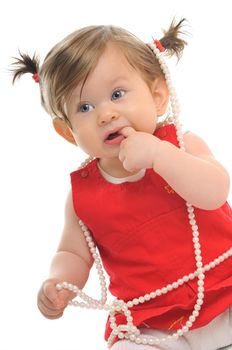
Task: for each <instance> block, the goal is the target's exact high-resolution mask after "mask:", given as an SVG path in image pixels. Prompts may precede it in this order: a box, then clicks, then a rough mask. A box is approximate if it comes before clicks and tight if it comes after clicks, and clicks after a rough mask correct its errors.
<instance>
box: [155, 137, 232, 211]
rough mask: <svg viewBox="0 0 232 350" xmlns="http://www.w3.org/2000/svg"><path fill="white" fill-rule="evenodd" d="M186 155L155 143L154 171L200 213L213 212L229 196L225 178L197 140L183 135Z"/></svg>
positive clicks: (226, 175)
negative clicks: (156, 147)
mask: <svg viewBox="0 0 232 350" xmlns="http://www.w3.org/2000/svg"><path fill="white" fill-rule="evenodd" d="M184 142H185V148H186V152H184V151H181V150H180V149H178V148H177V147H175V146H173V145H172V144H171V143H169V142H166V141H162V142H160V143H159V146H158V152H157V153H156V157H155V161H154V166H153V168H154V170H155V171H156V172H157V173H159V174H160V175H161V176H162V177H163V178H164V179H165V180H166V181H167V182H168V183H169V184H170V186H171V187H172V188H173V189H174V190H175V191H176V192H177V193H178V194H179V195H180V196H181V197H182V198H184V199H185V200H186V201H188V202H189V203H191V204H193V205H194V206H196V207H198V208H201V209H209V210H211V209H216V208H218V207H220V206H221V205H222V204H224V203H225V201H226V199H227V196H228V193H229V182H230V181H229V175H228V173H227V171H226V170H225V169H224V168H223V166H222V165H221V164H220V163H219V162H218V161H217V160H216V159H215V158H214V156H213V154H212V153H211V151H210V149H209V147H208V146H207V145H206V143H205V142H204V141H203V140H202V139H201V138H200V137H198V136H196V135H194V134H192V133H187V134H185V135H184Z"/></svg>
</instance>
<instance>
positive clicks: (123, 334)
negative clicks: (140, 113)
mask: <svg viewBox="0 0 232 350" xmlns="http://www.w3.org/2000/svg"><path fill="white" fill-rule="evenodd" d="M149 46H150V48H151V49H152V51H153V52H154V54H155V56H156V58H157V59H158V61H159V64H160V67H161V69H162V71H163V73H164V75H165V79H166V83H167V86H168V89H169V93H170V102H171V109H172V117H171V118H168V122H170V120H172V122H173V123H174V124H175V127H176V134H177V140H178V143H179V147H180V149H182V150H183V151H185V146H184V140H183V134H182V130H181V124H180V122H179V114H180V106H179V103H178V99H177V96H176V93H175V89H174V87H173V85H172V81H171V77H170V73H169V69H168V67H167V65H166V63H165V61H164V59H163V57H162V54H161V52H160V51H159V49H158V48H157V47H156V45H155V44H149ZM92 160H93V158H89V159H87V160H86V161H85V162H84V163H82V164H81V166H80V168H82V167H84V166H85V165H87V164H88V163H89V162H91V161H92ZM186 207H187V213H188V218H189V224H190V226H191V228H192V235H193V239H192V240H193V247H194V253H195V261H196V270H195V271H194V272H192V273H190V274H189V275H185V276H183V277H182V278H179V279H178V280H177V281H174V282H171V283H170V284H168V285H167V286H164V287H163V288H160V289H157V290H155V291H152V292H151V293H148V294H145V295H142V296H139V297H137V298H134V299H133V300H129V301H127V302H125V301H123V300H117V299H116V300H114V301H113V302H112V304H107V286H106V281H105V276H104V272H103V267H102V263H101V259H100V257H99V254H98V252H97V249H96V246H95V244H94V242H93V239H92V236H91V234H90V232H89V230H88V228H87V226H86V225H85V224H84V223H83V221H82V220H79V224H80V227H81V230H82V232H83V234H84V236H85V239H86V242H87V244H88V246H89V249H90V252H91V254H92V257H93V259H94V262H95V266H96V269H97V273H98V276H99V282H100V286H101V299H100V300H96V299H93V298H91V297H90V296H88V295H87V294H85V293H84V292H83V291H82V290H81V289H79V288H78V287H77V286H75V285H73V284H71V283H68V282H63V283H59V284H57V286H56V288H57V290H61V289H68V290H70V291H72V292H74V293H75V294H76V295H77V296H78V297H79V298H80V299H82V301H81V302H78V301H77V300H73V301H70V302H69V305H73V306H79V307H86V308H93V309H99V310H105V311H109V313H110V327H111V329H112V332H111V334H110V336H109V338H108V347H109V348H110V347H111V346H112V344H113V342H114V339H115V337H118V338H119V339H124V338H125V339H128V340H130V341H131V342H134V343H136V344H143V345H150V346H154V345H159V344H161V343H164V342H166V341H169V340H170V339H178V338H179V337H180V336H182V335H183V334H185V333H187V332H188V331H189V329H190V328H191V327H192V325H193V323H194V322H195V320H196V319H197V317H198V316H199V312H200V310H201V307H202V304H203V300H204V279H205V272H207V271H209V270H211V269H213V268H214V267H215V266H217V265H218V264H220V263H222V262H223V261H224V260H226V259H228V258H229V257H231V256H232V247H231V248H230V249H229V250H227V251H226V252H225V253H224V254H222V255H220V256H218V257H217V258H216V259H214V260H213V261H211V262H210V263H208V264H206V265H204V266H203V262H202V256H201V245H200V240H199V231H198V226H197V223H196V220H195V214H194V208H193V206H192V205H191V204H190V203H186ZM195 278H197V279H198V281H197V285H198V292H197V293H198V294H197V300H196V303H195V305H194V309H193V311H192V313H191V315H190V316H189V318H188V320H187V322H186V324H185V325H184V326H183V327H182V328H180V329H178V330H177V331H176V332H174V333H173V334H171V335H168V336H166V337H163V338H157V337H153V336H142V337H141V335H140V331H139V329H138V328H137V327H136V326H135V325H134V324H133V317H132V315H131V311H130V310H129V309H130V308H132V307H133V306H134V305H138V304H140V303H144V302H146V301H149V300H151V299H155V298H157V297H159V296H161V295H163V294H166V293H168V292H170V291H172V290H174V289H177V288H178V287H180V286H181V285H183V284H184V283H186V282H188V281H189V280H193V279H195ZM117 313H123V314H124V315H125V317H126V320H127V323H126V324H122V325H117V324H116V317H115V315H116V314H117Z"/></svg>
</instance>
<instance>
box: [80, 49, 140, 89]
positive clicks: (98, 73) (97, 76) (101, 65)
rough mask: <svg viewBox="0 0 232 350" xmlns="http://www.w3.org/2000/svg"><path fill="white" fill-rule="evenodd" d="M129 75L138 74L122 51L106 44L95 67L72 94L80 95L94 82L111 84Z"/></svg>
mask: <svg viewBox="0 0 232 350" xmlns="http://www.w3.org/2000/svg"><path fill="white" fill-rule="evenodd" d="M131 74H138V72H136V70H135V68H134V67H133V66H132V65H131V64H130V62H129V61H128V59H127V57H126V55H125V54H124V52H123V50H122V49H121V48H120V47H118V46H117V45H114V44H112V43H108V44H107V45H106V47H105V49H104V51H103V52H102V54H101V55H100V57H99V59H98V61H97V63H96V65H95V66H94V67H93V69H92V70H91V71H90V73H89V74H88V76H87V77H86V79H85V80H84V81H81V82H80V83H79V84H78V86H77V87H76V88H75V89H74V91H73V94H75V95H76V94H78V92H79V94H81V93H82V91H83V90H85V89H86V88H88V87H89V86H91V85H92V84H93V83H94V82H96V81H98V82H99V81H100V82H101V84H103V83H107V82H109V83H112V82H113V81H114V80H117V79H120V78H121V79H123V78H124V79H126V78H128V77H130V76H131Z"/></svg>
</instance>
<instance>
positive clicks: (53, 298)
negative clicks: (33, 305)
mask: <svg viewBox="0 0 232 350" xmlns="http://www.w3.org/2000/svg"><path fill="white" fill-rule="evenodd" d="M59 282H60V281H59V280H57V279H48V280H46V281H45V282H44V283H43V284H42V286H41V288H40V290H39V293H38V298H37V305H38V308H39V310H40V312H41V313H42V314H43V315H44V316H45V317H46V318H49V319H56V318H59V317H61V316H62V315H63V312H64V309H65V308H66V306H67V305H68V302H69V300H70V299H72V297H73V295H74V294H73V293H72V292H70V291H68V290H64V289H62V290H60V291H58V290H57V289H56V285H57V283H59Z"/></svg>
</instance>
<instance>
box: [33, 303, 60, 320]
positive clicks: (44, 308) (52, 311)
mask: <svg viewBox="0 0 232 350" xmlns="http://www.w3.org/2000/svg"><path fill="white" fill-rule="evenodd" d="M38 308H39V310H40V312H41V313H42V315H43V316H45V317H46V318H50V319H54V318H59V317H61V316H62V315H63V312H64V308H62V309H56V308H54V305H53V304H49V301H48V300H42V299H40V300H39V301H38Z"/></svg>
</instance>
